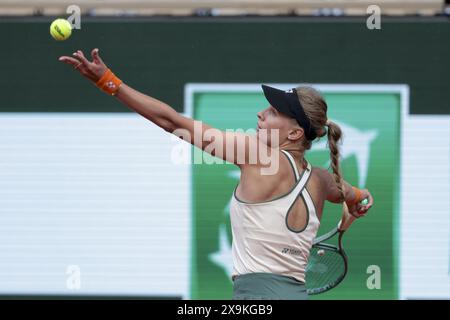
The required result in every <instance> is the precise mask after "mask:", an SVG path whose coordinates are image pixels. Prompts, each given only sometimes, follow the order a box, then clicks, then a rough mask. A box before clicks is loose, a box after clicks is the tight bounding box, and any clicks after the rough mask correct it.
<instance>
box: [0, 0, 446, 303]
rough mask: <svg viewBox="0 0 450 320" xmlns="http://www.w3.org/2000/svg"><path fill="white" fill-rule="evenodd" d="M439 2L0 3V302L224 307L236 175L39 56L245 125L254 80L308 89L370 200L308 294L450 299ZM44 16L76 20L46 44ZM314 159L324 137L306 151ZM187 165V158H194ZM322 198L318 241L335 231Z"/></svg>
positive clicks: (335, 210)
mask: <svg viewBox="0 0 450 320" xmlns="http://www.w3.org/2000/svg"><path fill="white" fill-rule="evenodd" d="M449 14H450V5H449V4H448V1H443V0H422V1H418V0H403V1H397V0H382V1H362V0H361V1H356V0H354V1H344V0H326V1H325V0H309V1H306V0H270V1H269V0H225V1H217V0H197V1H195V0H165V1H156V0H133V1H124V0H111V1H93V0H79V1H76V2H75V1H53V0H48V1H35V0H27V1H20V0H14V1H13V0H0V39H1V50H0V71H1V73H2V76H1V77H0V90H1V99H0V298H21V297H22V298H23V297H31V298H33V297H49V298H77V297H113V298H143V299H230V298H231V292H232V282H231V280H230V274H231V267H232V265H231V255H230V249H231V230H230V222H229V208H228V205H229V200H230V198H231V195H232V192H233V190H234V188H235V187H236V185H237V182H238V179H239V171H238V170H236V169H237V167H234V166H233V165H230V164H214V165H211V164H210V163H211V162H213V160H214V159H211V157H208V156H207V155H204V154H202V153H200V152H199V151H198V150H194V149H192V148H191V147H190V146H189V145H187V144H186V143H184V142H181V141H178V139H174V138H173V137H171V135H170V134H168V133H167V132H165V131H164V130H162V129H160V128H159V127H157V126H155V125H154V124H152V123H150V122H148V121H147V120H145V119H144V118H141V117H140V116H138V115H137V114H134V113H132V112H131V111H130V110H129V109H128V108H126V107H125V106H124V105H122V104H120V103H119V102H118V101H116V100H115V99H114V98H112V97H108V96H106V95H105V94H104V93H102V92H100V91H99V90H98V89H97V88H96V87H95V86H94V85H93V84H91V83H89V82H88V81H86V80H85V79H84V78H82V77H81V76H80V75H79V74H77V73H76V72H74V71H73V70H71V68H70V67H69V66H67V65H64V64H62V63H60V62H59V61H58V57H60V56H61V55H71V54H72V52H74V51H75V50H77V49H81V50H83V51H84V52H85V54H86V55H90V51H91V50H92V49H94V48H99V49H100V55H101V56H102V58H103V60H104V61H105V63H106V64H107V65H108V66H109V67H110V68H111V69H112V70H113V72H114V73H115V74H116V75H118V76H119V77H120V78H121V79H122V80H123V81H124V82H125V83H127V84H128V85H130V86H132V87H133V88H135V89H137V90H139V91H142V92H144V93H146V94H149V95H151V96H153V97H156V98H158V99H160V100H162V101H164V102H166V103H168V104H169V105H171V106H172V107H173V108H175V109H176V110H177V111H178V112H181V113H184V114H186V115H188V116H190V117H194V118H195V119H198V120H202V121H205V122H206V123H209V124H211V125H213V126H216V127H218V128H221V129H224V130H225V129H238V128H240V129H244V130H246V129H251V128H254V127H255V124H256V112H257V111H259V110H261V109H264V108H266V107H267V102H266V100H265V99H264V96H263V94H262V92H261V89H260V85H261V84H262V83H265V84H270V85H274V86H277V87H280V88H283V89H286V90H287V89H290V88H292V87H293V86H297V85H299V84H308V85H311V86H314V87H315V88H317V89H319V90H320V91H321V92H322V94H323V95H324V96H325V98H326V100H327V102H328V107H329V111H328V115H329V118H331V119H332V120H334V121H336V122H337V123H338V124H340V125H341V127H342V128H343V130H344V141H343V144H342V146H341V148H342V160H341V161H342V168H343V173H344V177H345V179H346V180H347V181H348V182H350V183H351V184H353V185H355V186H359V187H365V188H368V189H369V190H370V191H371V192H372V194H373V196H374V198H375V201H376V203H375V206H374V207H373V208H372V209H371V212H370V214H369V215H367V217H365V218H364V219H360V220H358V221H357V222H355V223H354V225H353V227H352V229H351V230H349V231H348V232H347V235H346V239H345V241H346V242H345V247H346V249H347V254H348V256H349V264H350V265H349V268H350V269H349V274H348V276H347V277H346V279H345V280H344V282H343V283H342V284H341V285H340V286H339V287H337V288H336V289H333V290H331V291H330V292H328V293H325V294H322V295H319V296H314V297H313V299H434V298H437V299H448V298H450V259H449V257H450V104H449V100H450V87H449V81H448V75H449V74H450V60H449V59H448V57H449V56H450V42H449V39H450V23H449ZM56 18H65V19H69V21H71V22H72V23H74V25H75V29H73V31H72V35H71V37H70V38H68V39H67V40H65V41H55V40H54V39H53V38H52V37H51V36H50V34H49V27H50V23H51V22H52V21H53V20H54V19H56ZM306 158H307V159H308V160H309V161H311V162H312V164H313V165H315V166H320V167H325V168H326V167H328V166H329V162H328V161H329V151H328V148H327V146H326V142H325V141H318V142H316V143H315V144H314V146H313V148H312V149H311V150H310V151H309V152H308V153H307V154H306ZM196 159H197V160H199V159H200V160H203V161H202V162H203V163H202V164H194V163H193V162H194V160H196ZM339 214H340V207H339V206H334V205H327V207H326V210H325V213H324V218H323V221H322V225H321V229H320V230H319V234H321V233H325V232H327V231H329V230H330V229H331V228H332V227H333V226H334V225H335V224H336V223H337V221H338V220H339Z"/></svg>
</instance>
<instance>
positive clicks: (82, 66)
mask: <svg viewBox="0 0 450 320" xmlns="http://www.w3.org/2000/svg"><path fill="white" fill-rule="evenodd" d="M91 56H92V62H91V61H89V60H88V59H86V57H85V56H84V54H83V51H81V50H77V51H76V52H74V53H73V57H69V56H61V57H59V59H58V60H59V61H62V62H64V63H67V64H69V65H71V66H73V67H74V69H75V70H78V71H79V72H80V73H81V74H82V75H83V76H84V77H85V78H87V79H89V80H91V81H94V82H97V81H98V80H99V79H100V78H101V77H102V75H103V74H104V73H105V71H106V70H107V69H108V67H107V66H106V65H105V63H104V62H103V60H102V58H100V55H99V54H98V49H97V48H96V49H93V50H92V52H91Z"/></svg>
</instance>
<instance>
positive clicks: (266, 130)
mask: <svg viewBox="0 0 450 320" xmlns="http://www.w3.org/2000/svg"><path fill="white" fill-rule="evenodd" d="M91 55H92V61H89V60H88V59H87V58H86V57H85V56H84V54H83V52H82V51H80V50H78V51H77V52H75V53H73V56H72V57H69V56H62V57H60V58H59V60H60V61H62V62H65V63H67V64H69V65H71V66H73V67H74V69H75V70H77V71H78V72H80V73H81V74H82V75H83V76H84V77H86V78H87V79H89V80H91V81H92V82H94V83H95V84H96V85H97V86H98V87H99V88H100V89H101V90H103V91H105V92H106V93H107V94H109V95H113V96H114V97H116V98H117V99H119V100H120V101H121V102H122V103H124V104H125V105H126V106H128V107H129V108H131V109H132V110H134V111H136V112H137V113H139V114H141V115H142V116H143V117H145V118H147V119H148V120H150V121H151V122H153V123H154V124H156V125H158V126H159V127H161V128H162V129H164V130H166V131H167V132H170V133H173V134H175V135H177V136H178V137H179V138H181V139H183V140H185V141H188V142H189V143H191V144H193V145H195V146H197V147H198V148H201V149H202V150H204V151H205V152H209V153H210V154H212V155H213V156H215V157H219V158H222V159H223V160H226V161H228V162H231V163H234V164H236V165H237V166H238V167H239V168H240V171H241V178H240V181H239V184H238V186H237V187H236V189H235V190H234V195H233V197H232V202H231V209H230V210H231V212H230V215H231V223H232V233H233V245H232V255H233V264H234V267H233V275H232V277H233V282H234V286H233V299H306V298H307V293H306V286H305V268H306V265H307V262H308V257H309V252H310V249H311V246H312V242H313V239H314V238H315V236H316V234H317V230H318V228H319V224H320V219H321V216H322V211H323V208H324V202H325V201H326V200H328V201H331V202H333V203H343V202H344V201H345V203H346V204H347V206H348V209H349V211H350V213H351V214H352V215H354V216H356V217H360V216H363V215H364V214H365V213H366V212H367V211H368V210H369V209H370V207H371V206H372V205H373V198H372V196H371V194H370V193H369V191H368V190H365V189H364V190H360V189H357V188H356V187H352V186H351V185H350V184H348V183H347V182H345V181H344V180H343V179H342V177H341V173H340V169H339V149H338V142H339V141H340V139H341V130H340V128H339V127H338V126H337V125H336V124H335V123H333V122H332V121H330V120H327V104H326V102H325V101H324V99H323V98H322V97H321V96H320V94H319V93H318V92H317V91H316V90H314V89H313V88H310V87H298V88H295V89H292V90H290V91H288V92H285V91H282V90H279V89H276V88H272V87H269V86H264V85H263V86H262V89H263V92H264V95H265V97H266V99H267V100H268V102H269V106H268V107H267V108H266V109H264V110H262V111H260V112H258V114H257V134H256V135H247V134H243V133H234V132H230V131H226V132H223V131H219V130H217V129H214V128H212V127H211V126H209V125H207V124H205V123H201V122H199V121H195V120H193V119H190V118H188V117H185V116H183V115H181V114H179V113H178V112H176V111H175V110H174V109H173V108H171V107H170V106H168V105H167V104H165V103H163V102H161V101H159V100H157V99H155V98H153V97H150V96H147V95H145V94H143V93H140V92H138V91H136V90H134V89H133V88H131V87H129V86H127V85H126V84H125V83H123V82H122V81H121V80H120V79H119V78H118V77H117V76H115V75H114V74H113V73H112V72H111V70H110V69H109V68H108V67H107V66H106V65H105V63H104V62H103V61H102V59H101V58H100V56H99V50H98V49H94V50H92V52H91ZM211 130H213V131H214V132H215V133H216V135H215V138H214V139H213V138H211V136H212V135H211V134H208V132H211ZM180 132H183V133H180ZM273 133H276V134H275V135H274V134H273ZM217 134H218V135H217ZM325 135H327V137H328V144H329V148H330V157H331V167H332V171H333V173H330V172H328V171H327V170H324V169H320V168H316V167H314V168H313V167H312V166H311V164H310V163H309V162H308V161H307V160H306V159H305V152H306V151H307V150H308V149H310V148H311V144H312V142H313V141H314V140H316V138H320V137H323V136H325ZM274 137H275V138H274ZM242 138H244V139H242ZM255 146H256V148H257V149H258V150H259V149H262V148H265V149H266V150H268V154H269V155H270V159H271V162H277V166H276V168H277V170H274V172H272V173H270V174H267V173H264V171H263V170H262V169H264V168H266V169H267V166H268V163H267V162H265V161H262V158H261V157H260V156H258V155H257V156H256V160H255V157H253V158H252V156H254V154H253V152H254V150H253V149H254V147H255ZM227 148H232V149H233V150H227ZM230 151H232V152H230ZM236 151H237V152H238V153H239V151H242V152H243V155H242V157H239V155H238V156H235V154H236ZM239 159H241V160H242V159H243V161H239ZM252 159H253V161H250V160H252ZM362 199H368V200H369V201H368V204H366V205H361V203H360V201H361V200H362Z"/></svg>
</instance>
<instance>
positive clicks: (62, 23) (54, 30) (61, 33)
mask: <svg viewBox="0 0 450 320" xmlns="http://www.w3.org/2000/svg"><path fill="white" fill-rule="evenodd" d="M50 34H51V35H52V37H53V39H55V40H58V41H61V40H66V39H67V38H69V37H70V35H71V34H72V25H71V24H70V22H69V21H67V20H66V19H56V20H54V21H53V22H52V24H51V25H50Z"/></svg>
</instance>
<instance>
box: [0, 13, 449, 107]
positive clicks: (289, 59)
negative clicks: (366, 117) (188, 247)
mask: <svg viewBox="0 0 450 320" xmlns="http://www.w3.org/2000/svg"><path fill="white" fill-rule="evenodd" d="M52 19H53V18H29V19H18V18H15V19H11V18H9V19H8V18H0V39H1V50H0V70H1V72H2V76H1V77H0V88H1V94H2V99H1V102H0V112H1V111H13V112H15V111H67V112H72V111H83V112H89V111H92V112H98V111H112V112H128V109H127V108H125V107H123V106H122V105H121V104H120V103H118V102H116V101H113V99H111V98H108V97H105V96H104V95H103V94H102V93H100V92H99V91H97V90H96V89H95V87H94V86H93V85H91V84H89V83H87V81H85V80H84V79H82V78H81V77H80V76H78V75H77V74H75V73H74V72H72V71H71V70H70V67H68V66H66V65H63V64H62V63H59V62H58V61H57V58H58V57H59V56H60V55H63V54H71V53H72V52H73V51H74V50H76V49H82V50H84V51H85V52H87V51H90V49H92V48H94V47H98V48H100V53H101V55H102V56H103V58H104V60H105V61H106V62H107V63H108V65H109V66H110V67H111V68H112V69H113V71H114V72H115V73H116V74H117V75H119V76H120V77H121V78H122V79H123V80H124V81H125V82H126V83H128V84H130V85H131V86H133V87H135V88H137V89H138V90H142V91H144V92H146V93H149V94H151V95H153V96H155V97H158V98H160V99H162V100H163V101H165V102H167V103H169V104H170V105H172V106H173V107H174V108H176V109H177V110H179V111H181V110H182V109H183V87H184V84H185V83H187V82H244V83H246V82H251V83H255V82H256V83H260V82H290V83H297V82H306V83H406V84H408V85H410V88H411V111H412V113H419V114H422V113H432V114H444V113H449V110H450V107H448V100H450V90H449V89H448V79H447V76H448V74H450V72H449V71H450V60H449V59H448V57H449V56H450V41H448V40H449V39H450V23H449V22H448V21H447V20H445V19H443V18H442V19H441V18H435V19H432V20H430V19H425V18H421V19H419V18H417V19H415V20H413V19H387V18H382V29H381V30H368V29H367V28H366V24H365V18H353V19H350V18H345V19H336V18H295V17H290V18H284V19H281V18H256V17H255V18H246V19H244V18H221V19H214V18H126V19H121V18H102V19H98V18H97V19H93V18H82V29H81V30H77V31H75V32H74V34H73V36H72V37H71V38H70V39H69V40H67V41H65V42H57V41H54V40H53V39H52V38H51V37H50V35H49V31H48V29H49V24H50V22H51V20H52Z"/></svg>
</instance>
